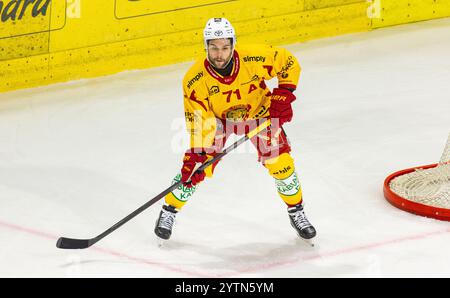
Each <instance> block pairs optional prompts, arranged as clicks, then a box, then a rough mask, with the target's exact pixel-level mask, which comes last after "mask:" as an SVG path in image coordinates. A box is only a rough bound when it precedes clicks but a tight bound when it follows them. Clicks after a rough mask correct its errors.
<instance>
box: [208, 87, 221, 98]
mask: <svg viewBox="0 0 450 298" xmlns="http://www.w3.org/2000/svg"><path fill="white" fill-rule="evenodd" d="M219 92H220V89H219V86H212V87H211V88H209V96H211V95H214V94H217V93H219Z"/></svg>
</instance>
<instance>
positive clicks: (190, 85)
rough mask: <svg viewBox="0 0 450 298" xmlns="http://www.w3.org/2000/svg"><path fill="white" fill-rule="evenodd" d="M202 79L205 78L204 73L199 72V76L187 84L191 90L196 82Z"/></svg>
mask: <svg viewBox="0 0 450 298" xmlns="http://www.w3.org/2000/svg"><path fill="white" fill-rule="evenodd" d="M201 77H203V71H201V72H199V73H198V74H196V75H195V77H193V78H192V79H190V80H189V81H188V84H187V87H188V89H189V88H191V87H192V85H193V84H194V83H195V82H197V81H198V80H200V78H201Z"/></svg>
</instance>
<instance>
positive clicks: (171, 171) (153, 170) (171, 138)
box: [0, 19, 450, 277]
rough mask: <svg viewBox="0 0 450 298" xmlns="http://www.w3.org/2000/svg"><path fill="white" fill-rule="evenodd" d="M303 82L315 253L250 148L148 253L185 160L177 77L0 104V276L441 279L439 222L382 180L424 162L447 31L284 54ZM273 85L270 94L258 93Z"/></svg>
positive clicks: (357, 37)
mask: <svg viewBox="0 0 450 298" xmlns="http://www.w3.org/2000/svg"><path fill="white" fill-rule="evenodd" d="M287 48H288V49H290V50H291V51H293V52H294V53H295V55H296V57H297V58H298V59H299V61H300V63H301V65H302V68H303V72H302V76H301V83H300V85H299V89H298V91H297V93H296V94H297V97H298V100H297V101H296V102H295V104H294V111H295V114H294V121H293V122H292V123H290V124H287V125H286V132H287V133H288V136H289V138H290V141H291V143H292V146H293V148H294V151H293V156H294V158H295V161H296V167H297V169H298V173H299V176H300V179H301V183H302V187H303V193H304V198H305V210H306V213H307V214H308V216H309V219H310V220H311V221H312V223H313V224H314V225H315V226H316V228H317V231H318V236H317V238H316V239H315V243H316V246H315V247H314V248H311V247H308V246H307V245H305V244H304V242H302V241H301V240H298V239H297V236H296V233H295V232H294V230H293V229H292V228H291V226H290V224H289V219H288V216H287V212H286V210H285V206H284V204H283V202H282V201H281V199H280V198H279V197H278V196H277V194H276V190H275V187H274V184H273V180H272V178H271V177H270V176H269V175H268V174H267V172H266V170H265V169H264V168H263V167H262V166H261V165H260V164H258V163H257V160H256V154H255V152H254V150H253V149H252V147H251V145H250V143H249V144H246V145H243V146H242V148H238V149H237V150H236V152H234V153H232V154H230V155H228V156H227V157H226V158H225V159H224V160H223V161H222V162H221V164H220V165H219V166H218V167H217V169H216V173H215V176H214V178H212V179H210V180H209V181H206V182H205V183H203V184H202V185H201V187H200V188H199V190H198V191H197V193H196V195H195V197H194V198H193V199H192V200H191V201H190V202H189V203H188V204H187V205H186V206H185V208H184V209H183V210H182V212H180V213H179V215H178V217H177V220H178V221H177V225H176V226H175V230H174V233H173V236H172V239H171V240H170V241H169V242H168V243H166V244H165V245H164V246H163V247H162V248H158V246H157V242H156V239H155V236H154V234H153V227H154V223H155V220H156V217H157V215H158V212H159V209H160V205H157V206H156V205H155V206H152V207H151V208H149V209H148V210H146V211H145V212H144V213H142V214H140V215H139V216H138V217H136V218H135V219H133V220H132V221H130V222H128V223H127V224H126V225H125V226H123V227H122V228H120V229H119V230H117V231H115V232H114V233H112V234H111V235H109V236H108V237H106V238H105V239H103V240H102V241H100V242H99V243H97V244H96V245H95V246H94V247H91V248H89V249H86V250H77V251H70V250H58V249H57V248H56V247H55V243H56V240H57V238H58V237H59V236H66V237H75V238H90V237H94V236H96V235H97V234H99V233H101V232H103V231H104V230H105V229H107V228H108V227H110V226H112V225H113V224H114V223H116V222H117V221H118V220H120V219H121V218H123V217H124V216H126V215H127V214H129V213H130V212H131V211H133V210H135V209H136V208H138V207H139V206H140V205H142V204H144V203H145V202H146V201H148V200H149V199H151V198H152V197H153V196H155V195H157V194H158V193H160V192H161V191H162V190H163V189H165V188H166V187H168V186H169V184H170V181H171V179H172V178H173V176H174V175H175V174H176V172H177V171H178V170H179V167H180V161H181V157H182V151H183V150H184V149H185V148H184V146H185V143H183V142H184V140H185V138H184V137H183V136H184V135H185V132H184V130H183V121H184V119H183V107H182V94H181V81H182V77H183V75H184V73H185V71H186V70H187V69H188V67H189V66H190V65H191V62H189V63H182V64H177V65H171V66H167V67H160V68H154V69H149V70H140V71H130V72H124V73H121V74H117V75H113V76H108V77H102V78H96V79H91V80H82V81H76V82H69V83H64V84H56V85H51V86H46V87H40V88H35V89H28V90H21V91H15V92H9V93H3V94H0V140H1V145H0V243H1V245H0V276H1V277H10V276H14V277H47V276H49V277H78V276H82V277H112V276H114V277H116V276H121V277H123V276H127V277H350V276H357V277H369V276H370V277H380V276H383V277H387V276H389V277H391V276H396V277H399V276H407V277H409V276H443V277H450V258H449V253H448V249H449V247H450V224H449V223H448V222H442V221H437V220H433V219H427V218H422V217H419V216H415V215H412V214H409V213H406V212H403V211H401V210H398V209H396V208H394V207H392V206H391V205H389V203H388V202H387V201H386V200H385V199H384V198H383V194H382V184H383V180H384V178H385V177H386V176H387V175H388V174H390V173H392V172H394V171H396V170H400V169H404V168H409V167H412V166H416V165H423V164H429V163H433V162H437V161H438V160H439V157H440V154H441V153H442V150H443V146H444V142H445V140H446V138H447V135H448V133H449V130H450V129H449V128H450V116H449V115H450V84H449V82H450V19H441V20H435V21H429V22H421V23H415V24H410V25H404V26H397V27H391V28H386V29H380V30H376V31H373V32H370V33H361V34H352V35H347V36H341V37H336V38H328V39H322V40H317V41H311V42H307V43H303V44H296V45H289V46H287ZM272 86H273V82H272Z"/></svg>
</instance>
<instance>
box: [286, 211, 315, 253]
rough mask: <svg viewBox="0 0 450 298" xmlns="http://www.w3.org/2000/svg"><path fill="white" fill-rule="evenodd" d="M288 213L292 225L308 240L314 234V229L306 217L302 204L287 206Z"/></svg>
mask: <svg viewBox="0 0 450 298" xmlns="http://www.w3.org/2000/svg"><path fill="white" fill-rule="evenodd" d="M288 214H289V219H290V220H291V225H292V227H293V228H294V229H295V230H296V231H297V234H298V235H299V236H300V237H301V238H302V239H305V240H309V239H312V238H313V237H314V236H316V229H314V227H313V226H312V224H311V223H310V222H309V221H308V219H307V218H306V215H305V211H303V206H302V204H298V205H295V206H294V207H289V208H288ZM311 245H313V244H312V243H311Z"/></svg>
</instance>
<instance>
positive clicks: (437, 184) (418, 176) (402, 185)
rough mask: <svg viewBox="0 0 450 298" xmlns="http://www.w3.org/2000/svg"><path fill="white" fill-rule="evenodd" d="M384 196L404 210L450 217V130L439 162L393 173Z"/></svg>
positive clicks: (428, 215) (441, 217) (388, 178)
mask: <svg viewBox="0 0 450 298" xmlns="http://www.w3.org/2000/svg"><path fill="white" fill-rule="evenodd" d="M384 196H385V197H386V199H387V200H388V201H389V202H390V203H391V204H393V205H394V206H396V207H398V208H400V209H402V210H405V211H408V212H412V213H415V214H418V215H423V216H427V217H433V218H436V219H441V220H447V221H450V134H449V136H448V139H447V143H446V145H445V149H444V152H443V153H442V157H441V159H440V161H439V163H438V164H432V165H427V166H422V167H416V168H411V169H406V170H403V171H399V172H396V173H393V174H391V175H390V176H389V177H387V178H386V180H385V181H384Z"/></svg>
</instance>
